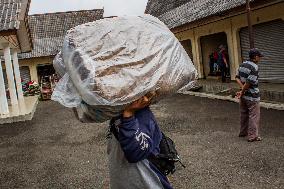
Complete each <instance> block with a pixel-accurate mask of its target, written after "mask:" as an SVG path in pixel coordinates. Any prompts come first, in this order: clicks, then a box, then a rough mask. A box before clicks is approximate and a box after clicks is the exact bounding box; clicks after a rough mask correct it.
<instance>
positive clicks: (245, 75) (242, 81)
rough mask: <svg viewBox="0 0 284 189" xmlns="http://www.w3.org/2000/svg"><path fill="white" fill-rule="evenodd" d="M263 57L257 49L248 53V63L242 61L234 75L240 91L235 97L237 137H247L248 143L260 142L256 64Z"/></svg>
mask: <svg viewBox="0 0 284 189" xmlns="http://www.w3.org/2000/svg"><path fill="white" fill-rule="evenodd" d="M261 57H263V55H262V54H261V52H260V51H259V50H258V49H255V48H254V49H251V50H250V51H249V59H250V60H248V61H244V62H243V63H242V64H241V65H240V66H239V69H238V71H237V74H236V81H237V83H238V84H239V86H240V88H241V90H240V91H239V92H237V94H236V96H237V98H239V99H240V120H241V121H240V122H241V128H240V133H239V137H246V136H247V137H248V142H254V141H261V138H260V136H259V133H258V129H259V120H260V106H259V101H260V94H259V89H258V77H259V75H258V65H257V64H258V63H259V61H260V59H261Z"/></svg>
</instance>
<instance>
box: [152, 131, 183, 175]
mask: <svg viewBox="0 0 284 189" xmlns="http://www.w3.org/2000/svg"><path fill="white" fill-rule="evenodd" d="M159 148H160V153H159V154H158V155H156V156H154V155H151V156H150V157H148V160H149V161H150V162H151V163H152V164H154V165H155V166H156V167H157V169H159V171H160V172H161V173H163V174H164V175H168V174H169V173H174V172H175V170H176V167H175V163H176V162H180V163H181V160H180V157H179V155H178V152H177V150H176V148H175V144H174V142H173V140H172V139H170V138H169V137H167V136H166V135H165V134H164V133H163V132H162V139H161V142H160V145H159ZM181 165H182V166H183V167H185V165H184V164H182V163H181Z"/></svg>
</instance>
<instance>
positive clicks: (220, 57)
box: [217, 45, 229, 83]
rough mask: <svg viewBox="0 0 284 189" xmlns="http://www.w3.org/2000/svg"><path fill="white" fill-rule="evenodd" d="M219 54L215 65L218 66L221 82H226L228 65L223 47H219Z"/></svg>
mask: <svg viewBox="0 0 284 189" xmlns="http://www.w3.org/2000/svg"><path fill="white" fill-rule="evenodd" d="M219 49H220V51H219V53H218V60H217V63H218V64H219V67H220V70H221V76H222V82H223V83H224V82H226V78H227V76H228V74H229V63H228V61H227V53H226V48H225V46H224V45H220V46H219Z"/></svg>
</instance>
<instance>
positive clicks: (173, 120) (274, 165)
mask: <svg viewBox="0 0 284 189" xmlns="http://www.w3.org/2000/svg"><path fill="white" fill-rule="evenodd" d="M152 109H153V110H154V112H155V113H156V115H157V119H158V122H159V123H160V125H161V127H162V129H163V130H164V131H165V132H166V133H168V134H169V135H170V136H171V137H172V138H173V139H174V141H175V142H176V145H177V148H178V150H179V151H180V154H181V156H182V158H183V162H184V163H185V164H186V166H187V168H186V169H180V170H178V171H177V172H176V173H175V174H174V175H173V176H171V177H170V179H171V181H172V183H173V186H174V187H175V188H177V189H188V188H202V189H203V188H216V189H217V188H218V189H219V188H236V189H242V188H244V189H250V188H256V189H260V188H267V189H272V188H284V180H283V179H284V170H283V169H284V161H283V159H284V124H283V123H284V114H283V113H284V112H283V111H275V110H265V109H262V112H261V124H262V125H261V126H262V127H261V133H262V136H263V137H264V140H263V141H262V142H257V143H248V142H246V141H245V140H244V139H240V138H238V137H237V134H238V127H239V124H238V105H237V104H236V103H230V102H225V101H218V100H210V99H206V98H199V97H192V96H188V95H181V94H179V95H175V96H173V97H171V98H169V99H167V100H163V101H161V102H160V103H159V104H158V105H154V106H153V107H152ZM106 129H107V127H106V124H82V123H79V122H78V121H77V120H76V119H75V118H74V115H73V114H72V111H70V110H68V109H66V108H64V107H62V106H60V105H58V104H56V103H54V102H51V101H48V102H40V103H39V106H38V109H37V112H36V114H35V117H34V119H33V120H32V121H30V122H25V123H16V124H6V125H0V167H1V169H0V188H1V189H2V188H27V189H31V188H52V189H54V188H68V189H69V188H76V189H77V188H98V189H100V188H104V187H105V186H106V185H107V184H106V183H107V177H108V176H107V175H108V173H107V164H106V154H105V153H106V150H105V148H106V147H105V145H106V140H105V134H106Z"/></svg>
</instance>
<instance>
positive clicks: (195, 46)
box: [192, 32, 204, 78]
mask: <svg viewBox="0 0 284 189" xmlns="http://www.w3.org/2000/svg"><path fill="white" fill-rule="evenodd" d="M192 53H193V60H194V62H195V66H196V67H197V68H196V69H197V72H198V78H203V77H204V74H203V65H202V53H201V46H200V37H199V36H197V35H196V33H195V32H194V40H193V41H192Z"/></svg>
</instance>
